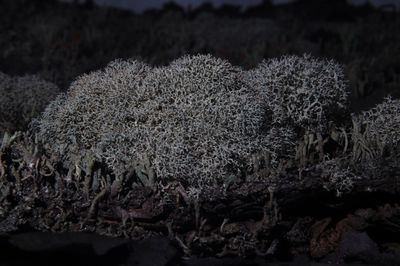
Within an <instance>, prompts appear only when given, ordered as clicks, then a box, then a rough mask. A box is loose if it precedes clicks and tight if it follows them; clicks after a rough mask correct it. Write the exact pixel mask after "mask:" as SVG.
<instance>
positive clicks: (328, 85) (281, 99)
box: [248, 55, 348, 133]
mask: <svg viewBox="0 0 400 266" xmlns="http://www.w3.org/2000/svg"><path fill="white" fill-rule="evenodd" d="M248 76H249V77H248V83H249V84H250V85H251V86H253V87H254V88H255V89H257V90H258V91H260V95H261V96H262V99H263V101H264V104H265V107H266V109H267V110H268V112H269V113H270V115H271V118H272V123H273V124H277V125H286V124H289V125H293V126H296V127H298V128H302V129H303V130H304V131H306V130H308V131H312V132H320V133H326V132H327V130H328V126H329V122H331V121H333V120H335V119H337V118H338V117H339V113H343V112H344V111H346V109H347V105H348V99H347V96H348V93H347V86H346V81H345V80H344V74H343V70H342V68H341V66H340V65H339V64H337V63H335V62H334V61H328V60H321V59H316V58H313V57H311V56H309V55H304V56H303V57H299V56H283V57H281V58H278V59H270V60H266V61H264V62H262V63H261V64H260V65H259V66H258V67H257V68H256V69H255V70H253V71H249V75H248Z"/></svg>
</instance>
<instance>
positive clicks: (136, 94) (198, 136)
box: [35, 55, 347, 190]
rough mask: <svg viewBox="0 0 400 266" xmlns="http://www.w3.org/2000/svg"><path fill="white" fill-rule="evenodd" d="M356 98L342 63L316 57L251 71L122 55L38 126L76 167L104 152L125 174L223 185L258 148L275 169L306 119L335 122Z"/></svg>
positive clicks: (250, 165)
mask: <svg viewBox="0 0 400 266" xmlns="http://www.w3.org/2000/svg"><path fill="white" fill-rule="evenodd" d="M346 97H347V94H346V92H345V82H344V81H343V74H342V72H341V68H340V67H339V66H338V65H336V64H334V63H333V62H330V61H329V62H328V61H319V60H316V59H313V58H310V57H308V56H304V57H294V56H293V57H283V58H281V59H279V60H270V61H265V62H264V63H262V64H261V65H260V66H259V68H257V69H256V70H252V71H250V72H248V71H244V70H242V69H240V68H238V67H234V66H232V65H231V64H230V63H228V62H227V61H225V60H222V59H216V58H213V57H211V56H208V55H206V56H204V55H199V56H185V57H182V58H180V59H178V60H175V61H173V62H172V63H171V64H170V65H168V66H164V67H154V68H152V67H149V66H147V65H145V64H143V63H140V62H137V61H122V60H117V61H113V62H111V63H110V64H109V65H108V66H107V67H106V68H105V69H104V70H101V71H96V72H92V73H90V74H87V75H83V76H81V77H79V78H78V79H77V80H76V81H75V82H73V83H72V85H71V87H70V90H69V91H68V92H67V94H65V95H60V96H59V97H58V99H57V100H55V101H54V102H53V103H51V104H50V105H49V106H48V108H47V109H46V111H45V112H44V113H43V115H42V117H41V119H39V120H37V121H36V123H35V128H36V129H37V134H38V136H39V138H40V139H42V140H45V147H46V148H47V150H48V151H49V152H50V153H51V154H52V155H57V156H59V157H61V159H62V160H63V161H64V162H66V165H69V167H71V166H72V167H74V166H80V167H81V168H82V167H85V166H83V165H82V161H83V160H82V158H87V157H88V156H89V157H90V156H94V157H96V158H97V159H99V160H102V161H104V162H106V164H107V165H108V167H109V168H110V169H112V171H113V172H114V174H115V176H116V178H121V177H123V176H125V175H128V173H131V172H132V170H136V173H138V174H140V173H143V172H145V173H144V174H145V175H147V176H148V177H149V179H151V180H150V181H151V182H153V181H154V180H153V179H154V175H155V176H156V177H157V178H158V179H163V180H179V181H181V182H182V183H183V184H187V186H188V187H189V188H194V189H200V190H201V189H206V188H210V187H214V188H215V187H221V188H222V187H223V184H224V183H225V181H226V180H232V177H233V178H238V177H241V176H243V175H244V174H246V173H247V172H248V171H251V169H253V170H254V169H255V168H257V167H256V166H255V165H256V164H258V162H257V160H258V159H259V160H261V159H263V158H259V157H257V155H258V154H264V153H268V154H269V158H270V161H269V163H270V164H271V165H269V166H268V167H277V165H278V163H279V161H280V160H281V159H288V158H293V156H294V153H295V148H296V141H297V140H298V138H299V135H298V134H299V132H298V127H303V128H307V129H308V128H313V129H321V130H322V129H325V128H326V124H327V123H328V121H329V119H330V118H331V117H332V116H333V115H334V113H333V112H335V111H336V110H339V109H345V102H346ZM321 125H322V126H321ZM300 137H302V136H300ZM254 158H256V160H254ZM264 167H266V166H265V165H264ZM138 168H140V171H139V172H138V171H137V169H138ZM249 169H250V170H249ZM150 177H151V178H150ZM147 181H149V180H147ZM142 182H143V180H142ZM151 182H150V183H151ZM144 183H146V182H144ZM146 184H147V183H146Z"/></svg>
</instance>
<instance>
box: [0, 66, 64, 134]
mask: <svg viewBox="0 0 400 266" xmlns="http://www.w3.org/2000/svg"><path fill="white" fill-rule="evenodd" d="M59 92H60V90H59V89H58V87H57V86H56V85H54V84H53V83H50V82H47V81H44V80H42V79H41V78H39V77H38V76H33V75H25V76H16V77H11V76H8V75H6V74H4V73H1V72H0V95H1V97H0V135H1V134H4V132H6V131H8V132H14V131H17V130H21V131H23V130H26V129H27V126H28V124H29V123H30V122H31V120H32V118H34V117H36V116H37V115H39V114H40V112H42V111H43V110H44V108H45V107H46V106H47V104H48V103H49V102H50V101H52V100H54V99H55V97H56V96H57V94H58V93H59Z"/></svg>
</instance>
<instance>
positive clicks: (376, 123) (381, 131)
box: [352, 97, 400, 177]
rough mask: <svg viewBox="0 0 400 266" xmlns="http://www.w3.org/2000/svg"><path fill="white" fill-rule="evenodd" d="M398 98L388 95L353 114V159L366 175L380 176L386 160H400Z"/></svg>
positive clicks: (399, 104)
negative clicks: (375, 103)
mask: <svg viewBox="0 0 400 266" xmlns="http://www.w3.org/2000/svg"><path fill="white" fill-rule="evenodd" d="M399 114H400V100H398V99H396V100H394V99H392V98H391V97H387V98H385V100H384V101H383V102H382V103H380V104H378V105H376V106H375V107H374V108H372V109H370V110H368V111H364V112H362V113H361V114H359V115H353V120H352V121H353V127H352V142H353V152H352V161H353V163H354V164H356V165H358V166H359V168H362V172H363V173H365V174H366V175H367V176H375V177H376V176H379V175H380V172H381V170H380V168H381V166H382V163H384V161H385V160H392V161H394V162H397V163H398V162H399V161H400V156H399V154H400V134H399V131H400V116H399Z"/></svg>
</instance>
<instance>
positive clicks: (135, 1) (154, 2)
mask: <svg viewBox="0 0 400 266" xmlns="http://www.w3.org/2000/svg"><path fill="white" fill-rule="evenodd" d="M61 1H64V2H68V1H72V0H61ZM169 1H170V0H145V1H143V0H95V2H96V3H98V4H100V5H110V6H115V7H121V8H126V9H131V10H134V11H137V12H141V11H143V10H146V9H149V8H157V7H161V6H162V5H163V4H165V3H167V2H169ZM291 1H293V0H272V1H271V2H273V3H275V4H281V3H287V2H291ZM367 1H368V0H349V2H352V3H354V4H363V3H365V2H367ZM175 2H176V3H178V4H180V5H182V6H184V7H188V6H189V5H191V6H196V5H199V4H201V3H204V2H212V3H214V5H215V6H219V5H221V4H224V3H228V4H234V5H242V6H244V7H246V6H251V5H257V4H259V3H261V2H262V0H213V1H209V0H208V1H207V0H175ZM370 2H371V3H373V4H375V5H384V4H395V5H397V6H398V7H399V6H400V0H370Z"/></svg>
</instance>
